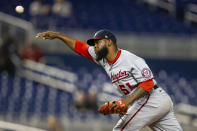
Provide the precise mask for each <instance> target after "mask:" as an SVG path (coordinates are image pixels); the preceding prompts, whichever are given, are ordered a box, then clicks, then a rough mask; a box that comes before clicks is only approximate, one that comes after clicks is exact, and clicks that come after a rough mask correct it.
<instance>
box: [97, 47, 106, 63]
mask: <svg viewBox="0 0 197 131" xmlns="http://www.w3.org/2000/svg"><path fill="white" fill-rule="evenodd" d="M107 54H108V49H107V47H106V46H104V47H103V48H102V49H101V50H99V51H98V52H97V53H96V61H100V60H102V59H103V58H105V57H106V56H107Z"/></svg>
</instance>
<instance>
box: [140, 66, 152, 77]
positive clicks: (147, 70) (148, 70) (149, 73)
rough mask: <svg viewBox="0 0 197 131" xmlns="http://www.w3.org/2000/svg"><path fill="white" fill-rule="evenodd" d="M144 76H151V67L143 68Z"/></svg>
mask: <svg viewBox="0 0 197 131" xmlns="http://www.w3.org/2000/svg"><path fill="white" fill-rule="evenodd" d="M142 76H143V77H146V78H148V77H151V71H150V69H148V68H144V69H143V70H142Z"/></svg>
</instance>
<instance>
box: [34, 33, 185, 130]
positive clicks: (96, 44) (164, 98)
mask: <svg viewBox="0 0 197 131" xmlns="http://www.w3.org/2000/svg"><path fill="white" fill-rule="evenodd" d="M37 37H39V38H41V39H50V40H52V39H55V38H57V39H60V40H62V41H63V42H64V43H65V44H66V45H67V46H68V47H70V48H71V49H72V50H73V51H75V52H76V53H78V54H79V55H81V56H84V57H86V58H88V59H90V60H91V61H94V62H95V63H97V64H100V65H101V66H102V67H103V68H104V69H105V71H106V72H107V74H108V76H109V77H110V79H111V81H112V84H113V85H115V86H116V88H117V90H118V91H119V92H120V93H121V94H122V96H123V97H122V98H120V99H118V100H115V101H109V102H107V103H105V104H103V105H102V106H101V107H100V108H99V109H98V112H99V113H101V114H103V115H108V114H120V115H121V116H122V117H121V119H120V120H119V121H118V122H117V124H116V125H115V127H114V128H113V131H139V130H140V129H142V128H143V127H145V126H149V127H150V128H151V129H153V130H155V131H182V128H181V126H180V125H179V123H178V121H177V120H176V118H175V115H174V113H173V103H172V100H171V98H170V97H169V95H168V94H167V93H166V92H165V91H164V90H163V89H162V88H161V87H159V86H158V85H157V83H156V81H155V80H154V76H153V74H152V72H151V70H150V68H149V67H148V65H147V64H146V62H145V61H144V59H142V58H140V57H138V56H136V55H135V54H133V53H131V52H129V51H126V50H123V49H119V48H118V47H117V41H116V37H115V36H114V35H113V34H112V33H111V32H109V31H107V30H100V31H97V32H96V33H95V35H94V37H93V38H92V39H89V40H88V41H87V43H84V42H82V41H80V40H76V39H74V38H71V37H69V36H67V35H64V34H62V33H58V32H51V31H48V32H43V33H38V34H37Z"/></svg>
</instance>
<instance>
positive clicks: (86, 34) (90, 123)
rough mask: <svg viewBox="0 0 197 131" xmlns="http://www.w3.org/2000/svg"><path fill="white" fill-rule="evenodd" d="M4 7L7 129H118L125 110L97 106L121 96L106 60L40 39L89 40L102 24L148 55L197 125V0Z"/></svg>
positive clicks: (0, 100) (83, 0) (48, 1)
mask: <svg viewBox="0 0 197 131" xmlns="http://www.w3.org/2000/svg"><path fill="white" fill-rule="evenodd" d="M18 5H21V6H23V7H24V12H22V13H20V12H19V13H17V12H16V11H15V8H16V6H18ZM0 7H1V8H0V68H1V69H0V71H1V73H0V130H3V131H4V130H6V131H8V130H9V131H12V130H17V131H31V130H34V131H39V130H40V131H41V130H52V131H60V130H64V131H78V130H80V131H109V130H112V127H113V126H114V124H115V123H116V121H117V120H118V119H119V116H114V115H113V116H101V115H99V114H98V113H97V112H96V108H97V106H99V105H100V104H101V103H104V102H106V101H108V100H112V99H115V98H116V97H118V95H117V93H116V91H114V90H113V87H112V85H111V83H110V80H109V78H108V77H107V76H106V74H105V72H104V71H103V70H102V69H101V67H99V66H97V65H95V64H94V63H92V62H90V61H88V60H86V59H85V58H82V57H81V56H78V55H75V54H74V53H73V52H72V51H71V50H70V49H69V48H68V47H66V46H65V45H64V44H63V43H62V42H61V41H59V40H53V41H49V40H47V41H42V40H38V39H35V35H36V33H38V32H42V31H47V30H52V31H58V32H63V33H65V34H67V35H69V36H72V37H74V38H77V39H79V40H82V41H86V40H87V39H88V38H90V37H91V36H92V35H93V33H94V32H96V31H97V30H99V29H108V30H111V31H112V32H114V34H115V35H116V36H117V38H118V46H119V47H120V48H123V49H127V50H129V51H131V52H133V53H136V54H137V55H139V56H141V57H143V58H145V60H146V61H147V63H148V64H149V66H150V68H151V69H152V71H153V72H154V75H155V78H156V80H157V81H158V83H159V85H160V86H161V87H162V88H164V89H165V90H166V91H167V92H168V93H169V95H170V96H171V98H172V100H173V102H174V107H175V113H176V116H177V119H178V120H179V122H180V123H181V125H182V127H183V128H184V130H185V131H196V130H197V69H196V68H197V37H196V36H197V0H69V1H68V0H67V1H66V0H64V1H62V0H9V1H8V0H7V1H5V0H1V1H0ZM94 103H96V104H94ZM144 130H148V129H144Z"/></svg>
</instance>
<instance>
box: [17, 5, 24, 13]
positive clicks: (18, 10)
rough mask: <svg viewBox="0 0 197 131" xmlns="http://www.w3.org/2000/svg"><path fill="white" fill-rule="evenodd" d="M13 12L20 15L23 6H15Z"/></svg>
mask: <svg viewBox="0 0 197 131" xmlns="http://www.w3.org/2000/svg"><path fill="white" fill-rule="evenodd" d="M15 10H16V12H17V13H19V14H21V13H23V12H24V8H23V6H21V5H18V6H16V8H15Z"/></svg>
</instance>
